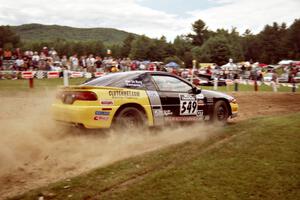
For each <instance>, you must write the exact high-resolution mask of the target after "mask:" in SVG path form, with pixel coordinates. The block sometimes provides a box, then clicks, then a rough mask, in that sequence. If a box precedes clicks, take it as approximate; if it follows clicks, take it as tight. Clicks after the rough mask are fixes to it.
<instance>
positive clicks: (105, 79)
mask: <svg viewBox="0 0 300 200" xmlns="http://www.w3.org/2000/svg"><path fill="white" fill-rule="evenodd" d="M139 75H140V74H139V73H122V72H120V73H114V74H108V75H105V76H102V77H99V78H96V79H93V80H91V81H88V82H86V83H84V84H82V85H90V86H111V87H124V86H125V85H126V83H128V82H129V81H130V80H133V79H135V78H136V77H138V76H139Z"/></svg>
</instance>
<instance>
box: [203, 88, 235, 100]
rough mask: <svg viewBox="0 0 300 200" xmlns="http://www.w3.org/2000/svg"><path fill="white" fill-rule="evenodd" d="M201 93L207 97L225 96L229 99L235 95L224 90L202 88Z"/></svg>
mask: <svg viewBox="0 0 300 200" xmlns="http://www.w3.org/2000/svg"><path fill="white" fill-rule="evenodd" d="M201 93H202V94H203V95H204V96H205V97H207V98H224V99H228V100H232V99H234V97H232V96H230V95H228V94H225V93H223V92H217V91H212V90H201Z"/></svg>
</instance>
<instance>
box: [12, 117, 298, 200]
mask: <svg viewBox="0 0 300 200" xmlns="http://www.w3.org/2000/svg"><path fill="white" fill-rule="evenodd" d="M299 130H300V114H299V113H298V114H293V115H288V116H280V117H264V118H255V119H251V120H247V121H243V122H239V123H237V124H231V125H228V126H226V127H225V128H224V129H223V130H222V131H220V132H219V135H218V136H217V137H215V138H213V139H210V140H209V141H206V142H203V141H200V140H199V141H198V140H193V141H189V142H185V143H182V144H179V145H174V146H171V147H168V148H165V149H162V150H158V151H155V152H151V153H147V154H144V155H141V156H138V157H134V158H130V159H126V160H123V161H119V162H116V163H114V164H112V165H109V166H107V167H104V168H99V169H96V170H94V171H91V172H88V173H86V174H82V175H80V176H78V177H74V178H71V179H70V180H66V181H61V182H57V183H53V184H50V185H48V186H46V187H43V188H39V189H36V190H33V191H29V192H28V193H26V194H24V195H21V196H18V197H15V198H12V199H28V200H29V199H30V200H31V199H37V198H38V196H39V195H41V194H43V195H44V196H45V199H50V197H49V196H51V199H120V200H121V199H122V200H124V199H128V200H132V199H139V200H140V199H145V200H146V199H202V200H205V199H238V200H240V199H270V200H274V199H291V200H294V199H299V198H300V190H299V185H300V173H299V170H300V145H299V144H300V136H299ZM47 195H48V197H47ZM70 197H72V198H70Z"/></svg>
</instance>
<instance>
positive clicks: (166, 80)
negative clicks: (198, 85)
mask: <svg viewBox="0 0 300 200" xmlns="http://www.w3.org/2000/svg"><path fill="white" fill-rule="evenodd" d="M152 78H153V81H154V83H155V85H156V87H157V91H158V93H159V96H160V99H161V104H162V107H163V113H164V116H165V119H167V120H172V121H189V119H192V117H196V116H197V115H199V112H198V111H199V110H198V102H197V98H196V94H193V93H192V91H193V87H192V86H191V85H190V84H188V83H186V82H185V81H183V80H181V79H179V78H177V77H175V76H171V75H160V74H153V75H152Z"/></svg>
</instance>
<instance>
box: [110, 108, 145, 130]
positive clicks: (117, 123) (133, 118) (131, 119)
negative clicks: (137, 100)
mask: <svg viewBox="0 0 300 200" xmlns="http://www.w3.org/2000/svg"><path fill="white" fill-rule="evenodd" d="M145 122H146V117H145V114H144V113H143V112H142V111H140V110H139V109H137V108H135V107H126V108H123V109H122V110H121V111H120V112H119V113H118V114H117V116H116V118H115V120H114V124H113V125H114V127H118V128H122V129H123V128H125V129H126V128H135V127H143V126H145Z"/></svg>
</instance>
